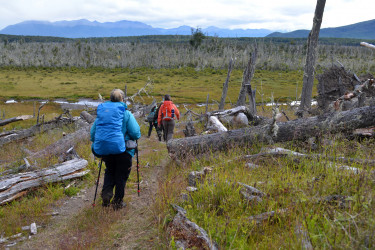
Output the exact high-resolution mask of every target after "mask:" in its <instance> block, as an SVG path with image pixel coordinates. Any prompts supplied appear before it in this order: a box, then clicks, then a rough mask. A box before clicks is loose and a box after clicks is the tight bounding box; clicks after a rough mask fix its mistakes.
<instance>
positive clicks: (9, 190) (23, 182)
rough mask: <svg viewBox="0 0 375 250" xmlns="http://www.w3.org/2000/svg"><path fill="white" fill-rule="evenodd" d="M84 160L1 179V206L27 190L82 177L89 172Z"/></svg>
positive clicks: (75, 160)
mask: <svg viewBox="0 0 375 250" xmlns="http://www.w3.org/2000/svg"><path fill="white" fill-rule="evenodd" d="M86 166H87V161H86V160H84V159H78V158H76V159H73V160H70V161H66V162H64V163H62V164H58V165H54V166H52V167H50V168H47V169H42V170H38V171H34V172H27V173H21V174H15V175H10V176H5V177H2V178H0V205H1V204H4V203H7V202H9V201H12V200H14V199H16V198H18V197H21V196H23V195H24V194H26V192H27V190H28V189H30V188H33V187H37V186H41V185H44V184H46V183H50V182H58V181H63V180H68V179H72V178H77V177H81V176H83V175H85V174H87V173H88V172H89V170H86V171H83V168H85V167H86Z"/></svg>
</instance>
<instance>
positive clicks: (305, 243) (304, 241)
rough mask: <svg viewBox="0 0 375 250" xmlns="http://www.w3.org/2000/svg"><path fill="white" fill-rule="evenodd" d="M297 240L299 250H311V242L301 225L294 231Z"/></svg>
mask: <svg viewBox="0 0 375 250" xmlns="http://www.w3.org/2000/svg"><path fill="white" fill-rule="evenodd" d="M294 232H295V234H296V236H297V239H299V241H300V242H301V249H303V250H313V249H314V248H313V246H312V244H311V240H310V237H309V234H308V232H307V231H306V230H305V229H304V228H303V227H302V225H297V226H296V227H295V230H294Z"/></svg>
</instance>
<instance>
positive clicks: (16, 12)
mask: <svg viewBox="0 0 375 250" xmlns="http://www.w3.org/2000/svg"><path fill="white" fill-rule="evenodd" d="M315 6H316V0H0V29H3V28H5V27H6V26H8V25H11V24H16V23H19V22H22V21H27V20H43V21H51V22H53V21H61V20H77V19H88V20H90V21H94V20H96V21H98V22H115V21H120V20H128V21H140V22H143V23H146V24H149V25H151V26H153V27H155V28H176V27H179V26H182V25H188V26H191V27H199V28H206V27H208V26H216V27H219V28H229V29H234V28H242V29H260V28H265V29H270V30H281V31H291V30H296V29H311V27H312V19H313V16H314V11H315ZM371 19H375V0H327V1H326V5H325V11H324V16H323V22H322V28H327V27H338V26H343V25H348V24H353V23H357V22H361V21H367V20H371Z"/></svg>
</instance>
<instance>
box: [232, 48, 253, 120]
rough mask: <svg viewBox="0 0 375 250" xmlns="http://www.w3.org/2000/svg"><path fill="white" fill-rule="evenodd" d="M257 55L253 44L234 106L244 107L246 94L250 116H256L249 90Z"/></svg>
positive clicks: (251, 93)
mask: <svg viewBox="0 0 375 250" xmlns="http://www.w3.org/2000/svg"><path fill="white" fill-rule="evenodd" d="M257 55H258V47H257V45H256V44H255V48H254V52H253V53H252V54H251V56H250V59H249V62H248V64H247V66H246V68H245V70H244V72H243V79H242V85H241V90H240V94H239V95H238V100H237V104H236V106H244V105H245V103H246V94H248V95H249V103H250V107H249V109H250V113H251V114H252V115H255V114H256V108H255V94H254V92H253V91H252V89H251V80H252V79H253V76H254V72H255V61H256V59H257Z"/></svg>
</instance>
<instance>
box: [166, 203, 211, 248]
mask: <svg viewBox="0 0 375 250" xmlns="http://www.w3.org/2000/svg"><path fill="white" fill-rule="evenodd" d="M173 208H174V209H175V210H176V211H177V215H176V216H175V217H174V219H173V221H172V222H171V223H169V225H168V229H167V231H168V234H169V236H170V237H173V238H174V240H175V241H176V244H178V245H179V246H180V247H182V248H183V249H210V250H217V249H218V247H217V244H216V243H215V242H213V241H212V239H210V237H209V236H208V234H207V232H206V231H205V230H204V229H203V228H201V227H199V226H198V225H197V224H195V223H194V222H192V221H190V220H189V219H187V218H186V211H185V210H184V209H183V208H181V207H179V206H177V205H173Z"/></svg>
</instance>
